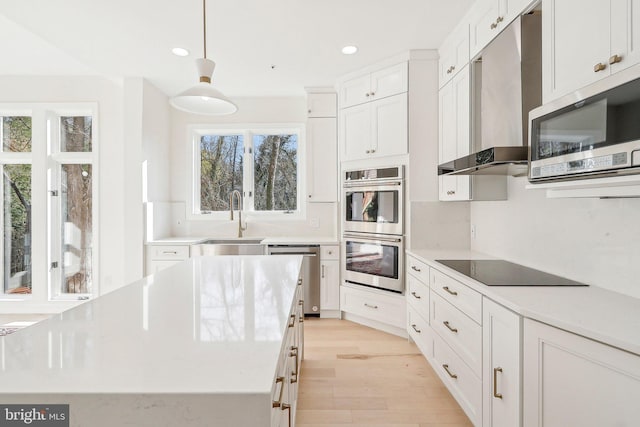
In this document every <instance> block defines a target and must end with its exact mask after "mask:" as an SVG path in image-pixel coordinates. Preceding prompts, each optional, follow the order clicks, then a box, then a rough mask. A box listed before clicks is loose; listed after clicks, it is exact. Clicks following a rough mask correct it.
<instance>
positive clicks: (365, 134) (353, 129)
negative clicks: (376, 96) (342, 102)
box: [340, 104, 371, 160]
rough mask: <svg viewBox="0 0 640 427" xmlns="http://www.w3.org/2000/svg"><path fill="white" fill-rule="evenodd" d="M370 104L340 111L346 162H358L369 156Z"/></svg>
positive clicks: (341, 133)
mask: <svg viewBox="0 0 640 427" xmlns="http://www.w3.org/2000/svg"><path fill="white" fill-rule="evenodd" d="M369 116H370V108H369V104H364V105H357V106H355V107H350V108H345V109H343V110H340V117H341V120H340V128H341V131H340V135H341V139H342V144H343V145H344V151H343V152H344V160H358V159H364V158H367V157H368V156H369V153H367V150H370V148H369V147H370V146H371V141H370V134H371V120H370V117H369Z"/></svg>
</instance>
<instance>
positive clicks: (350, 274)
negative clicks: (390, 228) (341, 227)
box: [343, 233, 404, 293]
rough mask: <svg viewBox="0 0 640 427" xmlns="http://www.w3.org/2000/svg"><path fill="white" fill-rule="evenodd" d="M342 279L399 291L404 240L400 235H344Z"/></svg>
mask: <svg viewBox="0 0 640 427" xmlns="http://www.w3.org/2000/svg"><path fill="white" fill-rule="evenodd" d="M343 237H344V245H345V250H344V252H343V253H344V263H345V264H344V280H346V281H347V282H350V283H355V284H358V285H364V286H371V287H375V288H379V289H383V290H388V291H393V292H398V293H402V292H403V291H404V274H403V266H404V260H403V258H404V255H403V253H404V242H403V239H402V236H381V235H364V234H362V235H360V234H355V233H354V234H352V233H345V234H344V236H343Z"/></svg>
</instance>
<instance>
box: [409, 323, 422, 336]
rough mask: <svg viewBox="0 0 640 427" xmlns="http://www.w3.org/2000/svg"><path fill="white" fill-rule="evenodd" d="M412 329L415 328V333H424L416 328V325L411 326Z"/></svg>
mask: <svg viewBox="0 0 640 427" xmlns="http://www.w3.org/2000/svg"><path fill="white" fill-rule="evenodd" d="M411 327H412V328H413V330H414V331H416V332H417V333H419V334H420V333H422V331H421V330H420V329H418V328H416V325H415V324H413V325H411Z"/></svg>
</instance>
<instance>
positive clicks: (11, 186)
mask: <svg viewBox="0 0 640 427" xmlns="http://www.w3.org/2000/svg"><path fill="white" fill-rule="evenodd" d="M1 119H2V127H1V128H0V135H1V136H2V151H4V152H11V153H27V152H31V117H24V116H13V117H9V116H7V117H2V118H1ZM2 174H3V187H2V191H3V218H4V224H3V231H4V232H3V252H4V261H3V272H4V275H3V276H4V277H3V291H4V293H20V294H28V293H31V285H32V284H31V165H30V164H5V165H3V166H2Z"/></svg>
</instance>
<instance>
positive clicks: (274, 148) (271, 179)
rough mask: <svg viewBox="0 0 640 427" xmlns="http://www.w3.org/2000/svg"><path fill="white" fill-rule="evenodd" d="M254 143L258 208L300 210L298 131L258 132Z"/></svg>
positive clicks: (263, 209)
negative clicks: (262, 133) (271, 133)
mask: <svg viewBox="0 0 640 427" xmlns="http://www.w3.org/2000/svg"><path fill="white" fill-rule="evenodd" d="M253 146H254V149H255V162H254V163H255V193H256V195H255V202H254V203H255V205H254V207H255V210H257V211H273V210H276V211H282V210H283V211H293V210H296V208H297V198H298V135H284V134H280V135H254V137H253Z"/></svg>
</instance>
